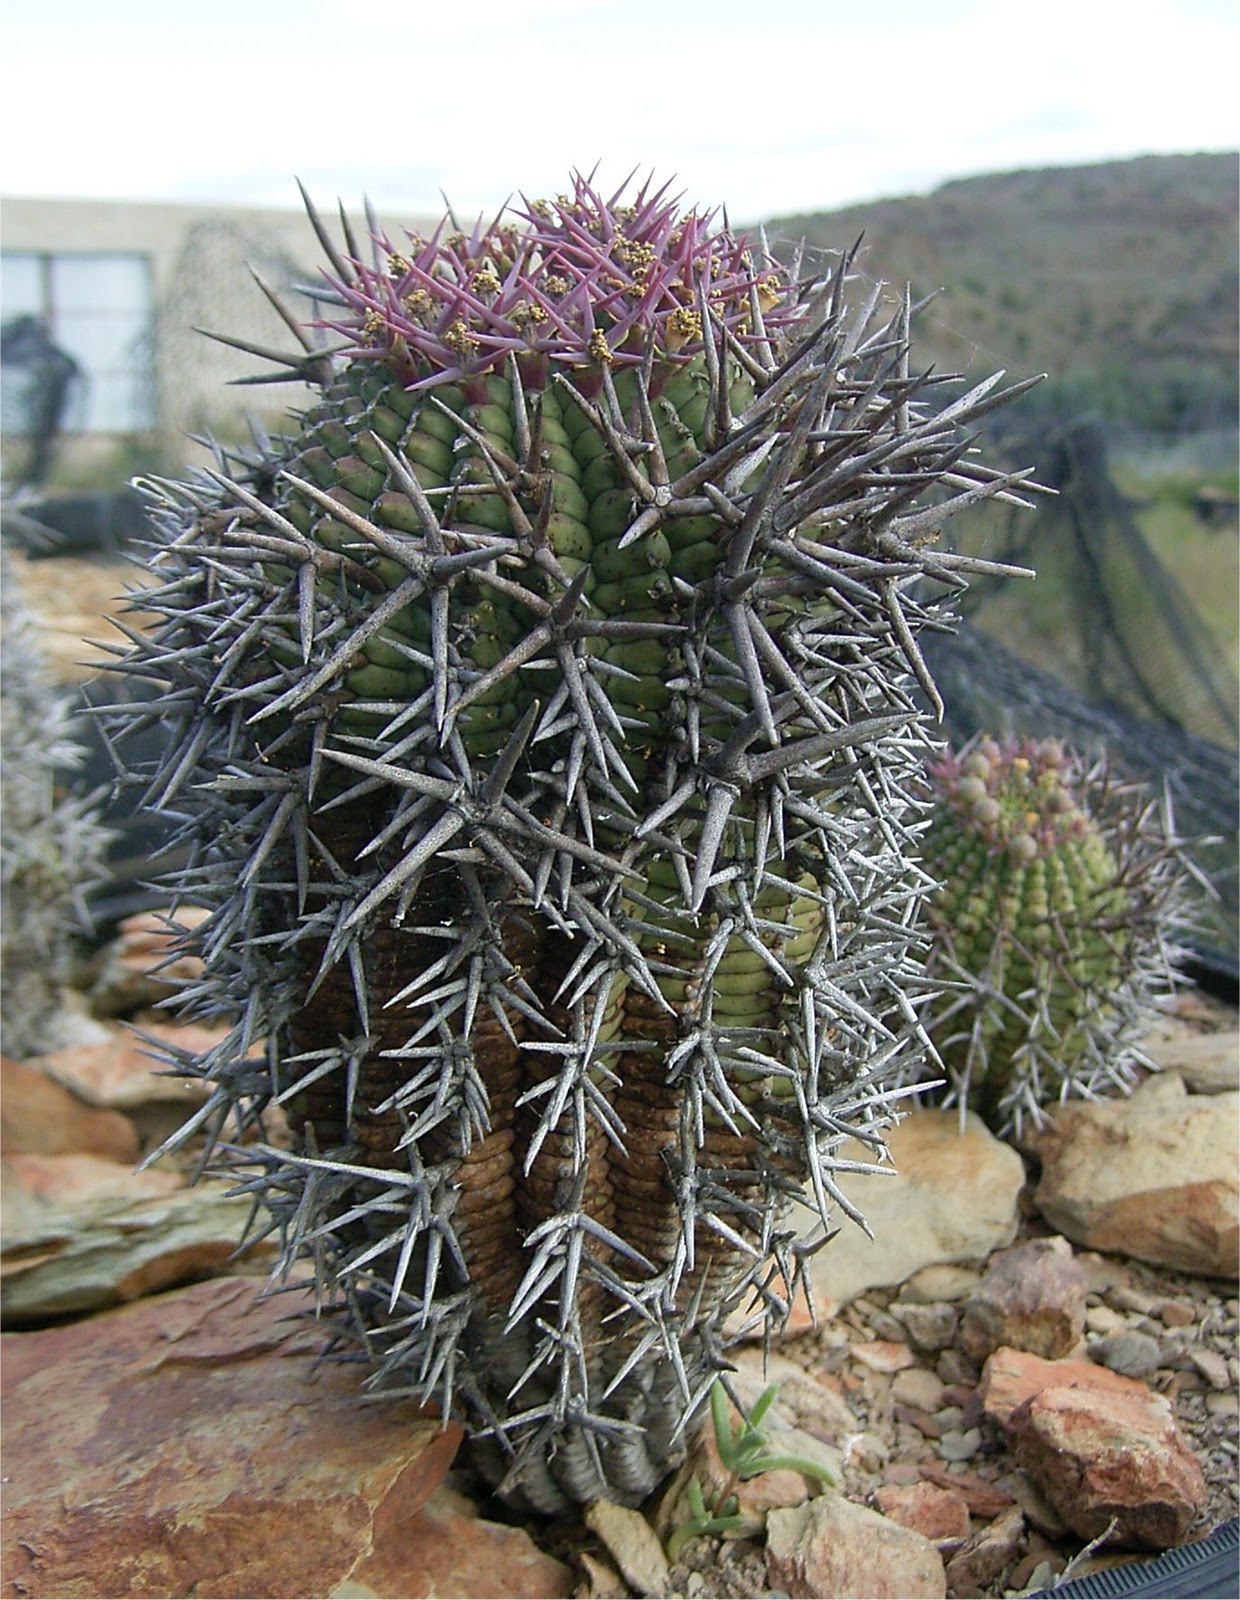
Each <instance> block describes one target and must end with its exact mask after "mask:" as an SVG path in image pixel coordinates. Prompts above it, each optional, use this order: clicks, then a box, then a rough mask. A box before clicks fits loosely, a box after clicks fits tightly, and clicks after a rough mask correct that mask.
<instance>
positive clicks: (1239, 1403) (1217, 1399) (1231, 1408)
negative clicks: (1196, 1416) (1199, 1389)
mask: <svg viewBox="0 0 1240 1600" xmlns="http://www.w3.org/2000/svg"><path fill="white" fill-rule="evenodd" d="M1206 1410H1207V1411H1208V1412H1209V1413H1210V1415H1211V1416H1212V1417H1234V1416H1236V1415H1237V1414H1240V1395H1237V1393H1236V1391H1235V1390H1234V1389H1231V1390H1229V1391H1228V1392H1227V1393H1226V1394H1218V1393H1215V1394H1208V1395H1207V1396H1206Z"/></svg>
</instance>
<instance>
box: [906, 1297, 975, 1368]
mask: <svg viewBox="0 0 1240 1600" xmlns="http://www.w3.org/2000/svg"><path fill="white" fill-rule="evenodd" d="M891 1310H892V1314H893V1315H894V1317H895V1318H896V1320H897V1321H898V1322H899V1323H900V1324H901V1326H902V1327H903V1329H904V1331H905V1333H906V1334H907V1336H908V1339H909V1342H910V1343H911V1344H912V1345H913V1346H914V1347H915V1348H916V1349H918V1350H921V1351H925V1352H927V1353H928V1354H932V1355H933V1354H935V1353H936V1352H938V1351H939V1350H946V1349H947V1347H948V1346H949V1345H950V1344H951V1342H952V1340H953V1339H954V1338H955V1337H956V1329H957V1327H958V1326H959V1323H960V1313H959V1312H958V1311H957V1309H956V1308H955V1306H953V1305H949V1304H948V1303H947V1302H946V1301H943V1300H931V1301H926V1302H924V1303H923V1302H919V1301H908V1300H901V1301H897V1303H896V1304H895V1305H893V1306H892V1308H891Z"/></svg>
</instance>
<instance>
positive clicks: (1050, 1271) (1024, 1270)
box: [960, 1237, 1085, 1364]
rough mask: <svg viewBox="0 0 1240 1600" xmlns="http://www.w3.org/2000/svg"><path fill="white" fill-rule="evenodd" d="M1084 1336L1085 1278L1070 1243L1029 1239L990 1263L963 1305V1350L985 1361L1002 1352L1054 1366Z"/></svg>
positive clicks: (998, 1255) (961, 1340)
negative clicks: (1027, 1353)
mask: <svg viewBox="0 0 1240 1600" xmlns="http://www.w3.org/2000/svg"><path fill="white" fill-rule="evenodd" d="M1084 1333H1085V1274H1084V1272H1083V1271H1082V1269H1081V1268H1080V1267H1079V1266H1078V1265H1077V1263H1076V1261H1074V1260H1073V1257H1072V1246H1071V1245H1070V1244H1069V1243H1068V1241H1067V1240H1066V1239H1063V1238H1059V1237H1055V1238H1050V1239H1030V1240H1027V1241H1026V1242H1025V1243H1024V1244H1020V1245H1017V1246H1015V1247H1014V1248H1013V1249H1011V1250H1000V1251H998V1252H996V1254H995V1255H994V1256H993V1257H992V1258H991V1261H990V1265H989V1267H988V1268H987V1269H986V1275H985V1277H983V1279H982V1281H981V1283H980V1284H979V1285H978V1287H977V1289H976V1290H975V1291H974V1292H973V1294H972V1295H970V1297H969V1299H968V1300H966V1302H965V1305H964V1312H963V1314H962V1317H961V1322H960V1346H961V1349H963V1351H964V1353H965V1354H966V1355H967V1356H968V1357H969V1359H970V1360H971V1361H976V1362H978V1363H979V1364H980V1363H981V1362H983V1361H985V1359H986V1357H987V1356H989V1355H990V1354H991V1353H992V1352H993V1351H995V1350H997V1349H999V1348H1000V1346H1007V1347H1009V1348H1011V1349H1015V1350H1029V1351H1031V1352H1032V1353H1033V1354H1034V1355H1038V1356H1043V1357H1045V1358H1046V1360H1048V1361H1054V1360H1056V1359H1057V1358H1058V1357H1060V1356H1066V1355H1067V1354H1068V1353H1069V1351H1071V1350H1074V1349H1075V1348H1076V1346H1077V1345H1078V1344H1079V1343H1080V1342H1081V1339H1082V1337H1083V1336H1084Z"/></svg>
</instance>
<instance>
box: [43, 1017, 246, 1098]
mask: <svg viewBox="0 0 1240 1600" xmlns="http://www.w3.org/2000/svg"><path fill="white" fill-rule="evenodd" d="M227 1031H228V1030H227V1028H225V1027H223V1026H222V1025H221V1026H219V1027H211V1028H208V1027H203V1026H200V1025H198V1024H194V1023H173V1022H153V1023H151V1024H149V1026H144V1027H143V1029H142V1033H143V1034H149V1035H150V1036H151V1038H152V1039H154V1040H157V1041H161V1042H163V1043H167V1044H175V1045H180V1046H181V1047H182V1048H183V1049H185V1050H189V1051H199V1050H205V1049H208V1048H209V1047H210V1046H211V1045H212V1044H215V1043H217V1042H218V1041H219V1040H220V1039H222V1038H223V1037H224V1036H225V1034H226V1033H227ZM34 1059H35V1064H36V1065H37V1066H38V1067H40V1068H41V1069H42V1070H43V1071H44V1072H46V1073H47V1074H48V1075H49V1077H52V1078H55V1079H56V1081H57V1082H58V1083H63V1084H64V1086H65V1088H66V1089H68V1090H70V1091H71V1092H72V1093H73V1094H75V1095H77V1096H78V1097H79V1099H81V1100H84V1101H85V1102H86V1103H87V1105H92V1106H106V1107H109V1108H110V1109H112V1110H116V1111H134V1110H136V1109H138V1108H140V1107H142V1106H145V1105H148V1104H149V1103H150V1102H151V1101H153V1100H163V1101H173V1102H174V1103H176V1104H177V1105H178V1106H180V1107H182V1108H183V1109H184V1110H185V1113H186V1115H188V1114H189V1112H190V1111H192V1110H193V1109H194V1107H195V1106H197V1105H199V1104H201V1102H202V1101H203V1100H204V1099H205V1098H206V1090H205V1088H204V1086H203V1085H202V1084H201V1083H199V1082H198V1081H196V1080H191V1079H188V1078H177V1077H172V1076H160V1074H162V1073H165V1072H166V1063H164V1062H163V1061H160V1060H158V1059H156V1056H155V1054H154V1051H153V1047H152V1045H151V1044H150V1043H148V1042H147V1041H146V1040H145V1039H143V1037H142V1035H141V1034H139V1033H137V1032H135V1031H134V1030H133V1029H132V1028H128V1027H117V1026H114V1027H112V1028H110V1029H109V1032H108V1037H107V1038H106V1039H105V1040H103V1041H102V1042H101V1043H99V1044H96V1045H84V1046H82V1047H80V1048H78V1049H76V1050H56V1051H53V1053H52V1054H51V1055H46V1056H36V1057H35V1058H34Z"/></svg>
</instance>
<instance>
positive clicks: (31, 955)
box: [0, 549, 107, 1060]
mask: <svg viewBox="0 0 1240 1600" xmlns="http://www.w3.org/2000/svg"><path fill="white" fill-rule="evenodd" d="M81 757H82V751H81V747H80V745H78V743H77V742H76V740H75V739H74V737H73V720H72V707H71V703H70V696H69V695H67V694H66V693H65V692H64V691H63V690H61V689H58V688H57V687H56V685H55V684H54V683H53V682H52V680H51V677H50V675H49V673H48V670H47V664H46V662H45V660H44V658H43V652H42V650H41V648H40V644H39V630H38V623H37V621H36V619H35V617H34V615H33V614H32V612H31V611H30V610H29V608H28V607H27V605H26V604H25V601H24V600H23V598H22V595H21V591H20V589H19V587H18V584H17V582H16V580H15V578H14V575H13V573H12V571H11V568H10V562H9V559H8V555H7V552H5V551H3V550H2V549H0V764H2V765H3V768H4V805H3V810H2V811H0V900H2V902H3V916H0V930H2V931H0V1010H2V1011H3V1016H4V1026H3V1040H4V1050H5V1053H6V1055H10V1056H14V1057H16V1058H17V1059H19V1060H20V1059H23V1058H24V1057H26V1056H32V1055H37V1054H39V1053H41V1052H43V1051H47V1050H54V1049H56V1048H57V1046H58V1045H59V1044H61V1043H63V1042H64V1034H63V1023H64V1020H65V1015H66V1012H65V1007H64V1003H63V987H64V984H65V983H66V981H67V979H68V977H69V974H70V969H71V966H72V960H73V954H74V947H75V942H76V940H77V939H79V938H80V937H81V936H82V934H83V933H84V932H85V930H86V928H87V927H88V926H89V919H88V916H87V911H86V902H85V896H86V893H87V891H88V889H89V888H90V886H91V885H92V883H94V882H95V881H97V880H98V879H99V877H100V875H101V866H102V860H103V851H104V847H105V844H106V840H107V835H106V834H105V832H104V830H103V828H102V827H101V826H100V823H99V818H98V808H97V806H96V805H95V802H94V800H93V798H92V797H90V796H82V795H77V794H72V793H68V794H66V793H62V792H59V791H58V788H57V778H58V775H59V774H62V773H63V772H64V771H65V769H69V768H72V767H75V766H78V765H79V764H80V762H81Z"/></svg>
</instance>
